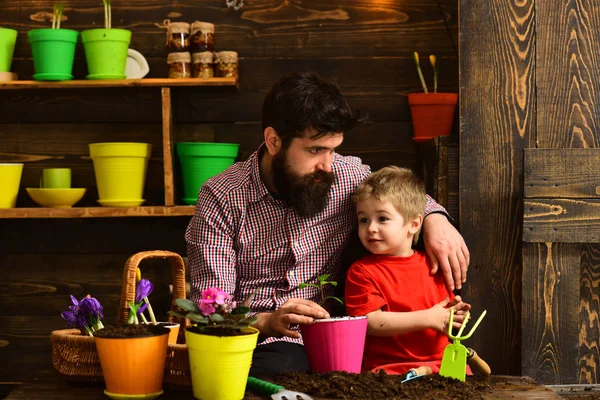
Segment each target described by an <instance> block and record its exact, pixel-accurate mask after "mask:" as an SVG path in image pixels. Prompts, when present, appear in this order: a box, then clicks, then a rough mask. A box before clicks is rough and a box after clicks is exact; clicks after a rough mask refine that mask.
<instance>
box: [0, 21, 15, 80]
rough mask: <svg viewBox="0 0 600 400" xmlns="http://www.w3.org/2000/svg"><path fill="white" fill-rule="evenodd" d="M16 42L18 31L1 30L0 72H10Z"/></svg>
mask: <svg viewBox="0 0 600 400" xmlns="http://www.w3.org/2000/svg"><path fill="white" fill-rule="evenodd" d="M16 41H17V31H16V30H14V29H9V28H0V72H10V67H11V65H12V59H13V52H14V51H15V42H16Z"/></svg>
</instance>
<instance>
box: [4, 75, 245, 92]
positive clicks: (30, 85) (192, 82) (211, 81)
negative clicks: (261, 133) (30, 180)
mask: <svg viewBox="0 0 600 400" xmlns="http://www.w3.org/2000/svg"><path fill="white" fill-rule="evenodd" d="M178 86H235V87H238V80H237V79H236V78H189V79H169V78H151V79H118V80H73V81H10V82H0V89H7V90H8V89H76V88H77V89H82V88H85V89H92V88H107V87H178Z"/></svg>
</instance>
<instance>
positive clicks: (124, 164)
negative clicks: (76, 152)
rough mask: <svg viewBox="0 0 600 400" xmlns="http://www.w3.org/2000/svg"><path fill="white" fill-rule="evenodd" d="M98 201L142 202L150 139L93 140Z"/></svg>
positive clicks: (110, 203)
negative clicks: (148, 141)
mask: <svg viewBox="0 0 600 400" xmlns="http://www.w3.org/2000/svg"><path fill="white" fill-rule="evenodd" d="M89 148H90V156H91V158H92V161H93V162H94V173H95V175H96V186H97V188H98V197H99V199H98V202H99V203H100V204H101V205H103V206H116V207H129V206H138V205H140V204H142V203H143V202H144V201H145V200H144V199H143V194H144V184H145V182H146V169H147V166H148V159H149V158H150V153H151V151H152V145H151V144H149V143H118V142H117V143H90V145H89Z"/></svg>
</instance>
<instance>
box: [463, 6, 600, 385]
mask: <svg viewBox="0 0 600 400" xmlns="http://www.w3.org/2000/svg"><path fill="white" fill-rule="evenodd" d="M460 7H461V13H460V14H461V17H460V29H461V34H460V45H461V54H460V76H461V83H460V86H461V96H460V102H461V158H460V179H461V187H460V210H461V228H462V232H463V234H464V236H465V238H466V240H467V243H470V245H471V250H472V258H471V268H470V273H469V281H470V284H469V285H468V287H467V290H466V293H467V294H468V298H469V299H470V300H472V301H473V302H474V305H475V308H476V309H483V308H487V309H488V317H487V318H486V319H487V321H484V322H483V324H482V326H481V327H480V328H479V329H480V330H479V332H478V333H477V334H476V337H474V338H473V339H472V340H473V346H476V348H477V350H478V352H479V353H480V354H481V355H482V356H483V357H484V358H486V359H487V360H488V361H489V362H490V364H491V365H492V366H496V371H502V372H503V373H511V374H519V373H521V374H523V375H529V376H532V377H533V378H535V379H536V380H538V381H539V382H542V383H546V384H589V383H594V384H596V383H599V382H600V370H599V368H598V365H599V363H600V358H599V357H600V354H599V351H598V346H599V343H600V329H599V324H598V309H599V308H600V307H599V300H598V286H599V283H600V279H599V277H598V276H599V275H598V271H599V270H600V256H599V253H600V252H599V246H598V235H599V233H598V228H597V219H598V211H597V197H598V193H599V192H598V189H597V186H598V183H597V180H594V177H597V174H594V171H595V170H596V169H597V168H598V165H597V161H598V154H596V153H597V152H594V153H590V154H594V157H593V158H590V157H589V155H588V156H585V157H579V156H577V157H575V156H576V155H579V153H581V150H582V148H598V147H600V146H599V144H600V133H599V131H598V120H599V117H600V98H599V94H598V93H600V83H599V82H600V79H599V78H600V76H599V72H598V54H599V53H600V40H599V39H600V36H599V34H598V32H600V9H599V8H598V4H597V2H596V1H593V0H584V1H577V2H575V1H570V0H557V1H542V0H538V1H535V0H524V1H520V2H507V1H501V0H490V1H487V2H473V1H469V0H462V1H461V4H460ZM551 149H556V150H551ZM577 150H579V151H577ZM588 150H590V149H588ZM524 154H525V158H524ZM586 154H587V153H586ZM585 160H587V161H585ZM590 160H595V162H590ZM561 166H562V167H561ZM541 177H543V178H541ZM573 198H576V199H577V200H573ZM524 205H525V207H524ZM524 226H525V228H526V229H525V231H524V230H523V227H524ZM472 282H476V283H477V284H478V286H475V285H472V284H471V283H472ZM490 317H491V318H490ZM492 369H494V367H492Z"/></svg>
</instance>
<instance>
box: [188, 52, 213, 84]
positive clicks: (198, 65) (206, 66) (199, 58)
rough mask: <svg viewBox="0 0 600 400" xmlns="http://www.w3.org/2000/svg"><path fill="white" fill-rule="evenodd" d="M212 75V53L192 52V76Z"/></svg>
mask: <svg viewBox="0 0 600 400" xmlns="http://www.w3.org/2000/svg"><path fill="white" fill-rule="evenodd" d="M213 76H215V73H214V69H213V53H211V52H210V51H203V52H202V53H194V54H192V78H212V77H213Z"/></svg>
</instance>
